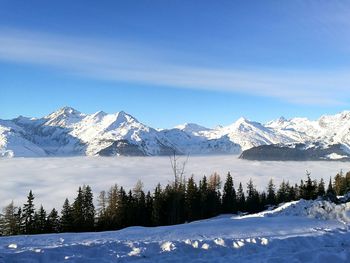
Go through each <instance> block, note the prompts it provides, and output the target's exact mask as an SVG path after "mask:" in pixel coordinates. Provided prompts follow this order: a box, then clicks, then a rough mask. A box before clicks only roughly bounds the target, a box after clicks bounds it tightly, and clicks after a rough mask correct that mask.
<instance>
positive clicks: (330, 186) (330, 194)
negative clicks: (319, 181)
mask: <svg viewBox="0 0 350 263" xmlns="http://www.w3.org/2000/svg"><path fill="white" fill-rule="evenodd" d="M325 198H326V199H328V200H330V201H332V202H336V201H337V194H336V192H335V191H334V189H333V184H332V177H330V178H329V183H328V188H327V191H326V196H325Z"/></svg>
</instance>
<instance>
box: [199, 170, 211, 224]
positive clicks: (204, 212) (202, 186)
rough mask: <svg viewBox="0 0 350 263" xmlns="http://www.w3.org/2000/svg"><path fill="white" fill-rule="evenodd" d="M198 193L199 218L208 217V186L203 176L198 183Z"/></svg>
mask: <svg viewBox="0 0 350 263" xmlns="http://www.w3.org/2000/svg"><path fill="white" fill-rule="evenodd" d="M199 193H200V202H201V205H200V207H201V218H208V217H209V210H210V209H209V208H208V193H209V191H208V184H207V177H206V176H203V179H202V180H201V181H199Z"/></svg>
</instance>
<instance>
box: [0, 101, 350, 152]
mask: <svg viewBox="0 0 350 263" xmlns="http://www.w3.org/2000/svg"><path fill="white" fill-rule="evenodd" d="M300 144H302V145H303V147H304V148H305V149H308V148H310V147H314V146H315V145H317V147H321V148H329V146H332V145H338V146H339V147H335V148H337V149H341V150H337V152H336V153H334V155H332V153H330V154H331V156H332V157H334V156H338V157H339V156H343V155H342V154H343V152H344V153H345V154H348V153H350V151H349V149H350V112H342V113H339V114H336V115H332V116H322V117H321V118H320V119H318V120H316V121H311V120H308V119H306V118H293V119H290V120H287V119H285V118H280V119H278V120H275V121H271V122H268V123H267V124H261V123H258V122H254V121H250V120H247V119H245V118H240V119H238V120H237V121H236V122H234V123H233V124H231V125H228V126H217V127H216V128H213V129H209V128H206V127H203V126H200V125H197V124H194V123H186V124H184V125H179V126H176V127H175V128H173V129H158V130H157V129H153V128H151V127H149V126H147V125H145V124H143V123H141V122H139V121H138V120H137V119H136V118H135V117H133V116H131V115H130V114H127V113H125V112H123V111H120V112H117V113H114V114H107V113H105V112H103V111H99V112H96V113H94V114H84V113H81V112H79V111H77V110H75V109H73V108H71V107H64V108H61V109H59V110H57V111H55V112H53V113H51V114H49V115H47V116H45V117H42V118H27V117H22V116H20V117H18V118H16V119H13V120H1V121H0V156H18V157H20V156H69V155H70V156H76V155H102V156H112V155H138V156H154V155H169V154H171V153H173V152H174V151H175V152H177V153H178V154H239V153H241V152H242V151H245V150H248V149H252V148H255V147H259V146H262V145H279V146H284V147H295V145H300ZM299 148H300V147H299ZM299 148H298V149H299ZM304 148H303V149H304ZM264 149H265V148H264ZM331 149H333V148H331ZM339 151H340V152H339ZM327 152H329V151H327Z"/></svg>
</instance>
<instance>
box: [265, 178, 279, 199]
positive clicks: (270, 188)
mask: <svg viewBox="0 0 350 263" xmlns="http://www.w3.org/2000/svg"><path fill="white" fill-rule="evenodd" d="M266 203H267V204H268V205H276V203H277V201H276V187H275V185H274V183H273V180H272V179H270V181H269V183H268V185H267V195H266Z"/></svg>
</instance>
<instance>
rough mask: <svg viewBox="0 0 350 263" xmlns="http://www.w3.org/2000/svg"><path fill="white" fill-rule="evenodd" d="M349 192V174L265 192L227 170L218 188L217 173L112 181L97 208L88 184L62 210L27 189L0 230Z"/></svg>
mask: <svg viewBox="0 0 350 263" xmlns="http://www.w3.org/2000/svg"><path fill="white" fill-rule="evenodd" d="M348 191H350V172H348V173H346V174H345V175H344V174H343V172H340V173H338V174H337V175H336V176H335V177H334V180H332V179H331V178H330V180H329V183H328V185H327V187H326V186H325V182H324V181H323V179H321V180H319V181H317V180H312V179H311V177H310V173H307V174H306V180H301V181H300V183H299V184H294V185H292V184H290V183H289V182H288V181H287V182H286V181H282V183H281V184H280V185H279V186H278V187H276V186H275V184H274V182H273V180H272V179H271V180H270V181H269V182H268V185H267V187H266V189H265V190H264V191H260V192H259V191H258V190H257V189H256V186H255V185H254V183H253V181H252V179H250V180H249V182H248V183H247V185H246V187H245V190H244V189H243V186H242V183H238V187H237V188H235V186H234V180H233V177H232V176H231V174H230V173H228V174H227V176H226V178H225V182H224V184H223V187H222V182H221V179H220V176H219V175H218V174H217V173H214V174H213V175H211V176H209V177H206V176H203V177H202V179H201V180H200V181H199V182H198V183H197V182H196V181H195V180H194V178H193V177H190V178H189V179H188V180H184V179H183V178H182V176H181V177H175V180H174V182H173V183H169V184H167V185H166V186H165V187H162V186H161V185H160V184H158V185H157V186H156V187H155V188H154V191H153V192H152V193H151V192H150V191H148V192H144V190H143V184H142V182H141V181H138V182H137V183H136V185H135V187H134V188H133V189H130V190H129V191H126V190H125V189H124V187H123V186H118V185H113V186H112V187H110V189H108V190H106V191H102V192H100V194H99V195H98V197H97V207H96V208H95V205H94V202H93V201H94V198H93V192H92V189H91V187H90V186H88V185H86V186H85V185H84V186H82V187H79V189H78V191H77V195H76V197H75V199H74V201H73V202H72V203H70V202H69V200H68V199H65V201H64V203H63V206H62V208H61V210H60V213H59V212H58V211H57V210H56V209H55V208H54V209H52V210H51V211H50V212H49V213H48V212H46V210H45V209H44V208H43V206H42V205H41V206H40V207H39V209H36V208H35V205H34V199H35V197H34V194H33V192H32V191H29V194H28V196H27V202H26V203H25V204H24V205H23V206H21V207H17V206H15V205H14V203H13V202H11V203H10V204H9V205H7V206H6V207H5V208H4V209H3V213H2V214H1V215H0V234H1V235H19V234H43V233H59V232H86V231H106V230H117V229H121V228H125V227H129V226H163V225H173V224H180V223H185V222H190V221H194V220H199V219H205V218H210V217H214V216H217V215H219V214H222V213H256V212H260V211H263V210H265V209H266V208H268V207H270V206H275V205H277V204H279V203H283V202H289V201H293V200H299V199H307V200H310V199H316V198H318V197H323V198H326V199H329V200H332V201H335V200H336V196H337V195H343V194H345V193H347V192H348Z"/></svg>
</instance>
